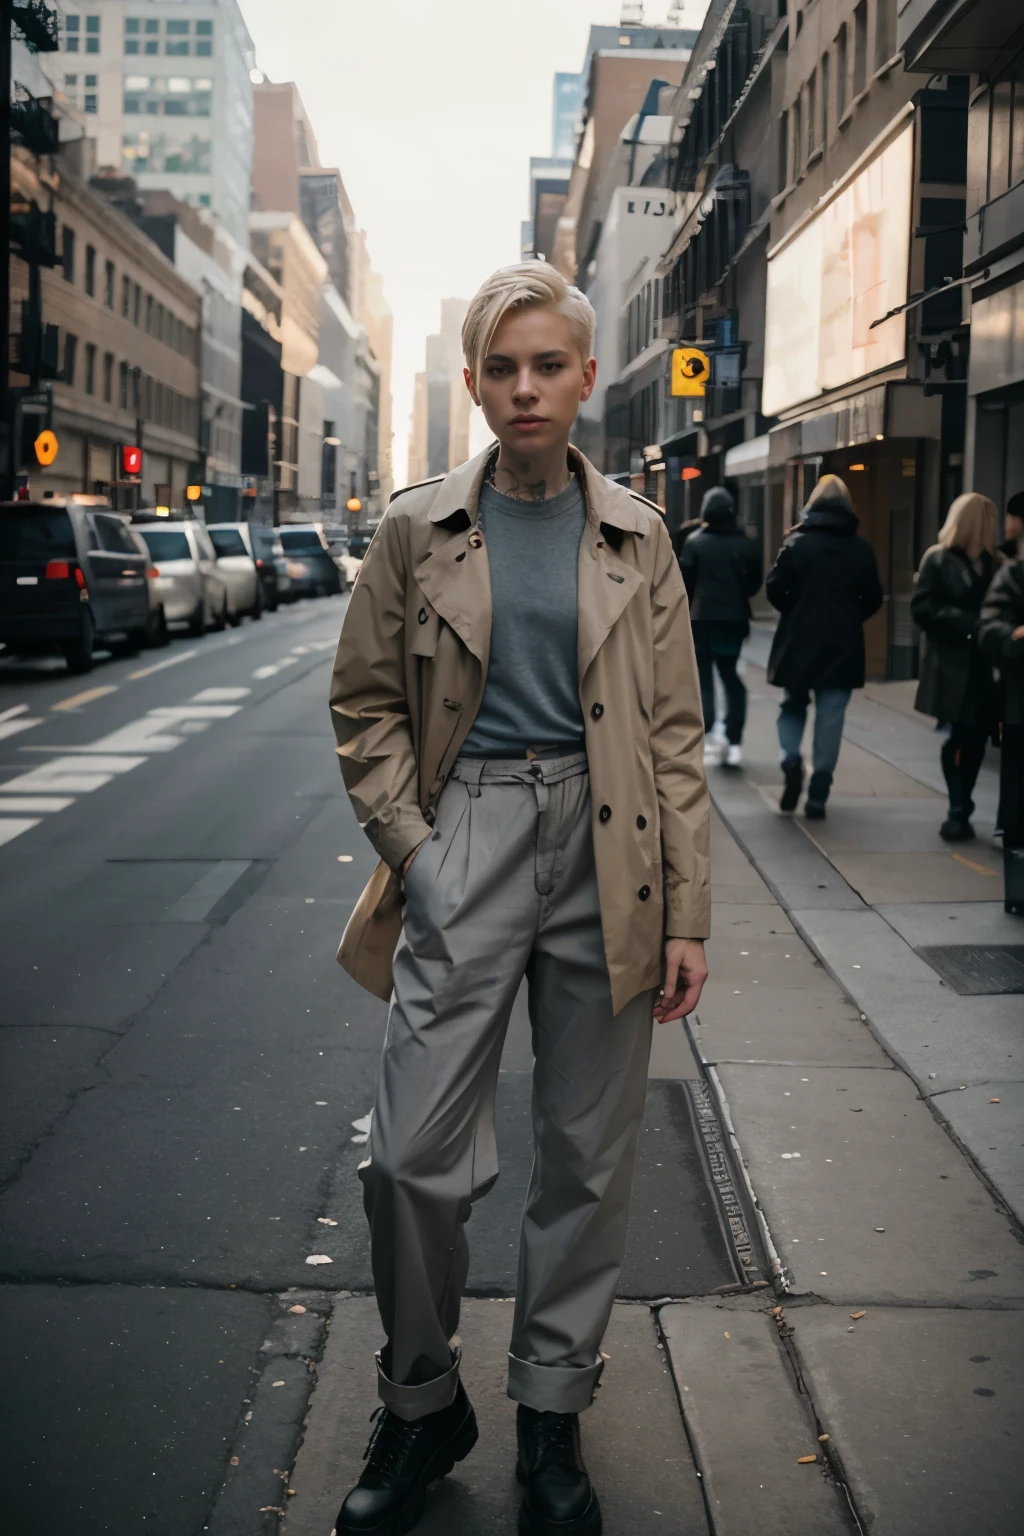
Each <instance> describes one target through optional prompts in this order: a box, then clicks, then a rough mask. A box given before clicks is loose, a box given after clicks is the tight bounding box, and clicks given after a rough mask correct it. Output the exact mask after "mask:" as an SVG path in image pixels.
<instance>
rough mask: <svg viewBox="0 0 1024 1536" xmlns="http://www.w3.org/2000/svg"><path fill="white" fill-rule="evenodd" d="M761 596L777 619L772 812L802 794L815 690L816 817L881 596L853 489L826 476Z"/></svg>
mask: <svg viewBox="0 0 1024 1536" xmlns="http://www.w3.org/2000/svg"><path fill="white" fill-rule="evenodd" d="M765 593H766V594H767V597H768V601H769V602H770V603H771V605H772V607H773V608H777V609H778V610H779V612H780V614H781V615H782V617H781V619H780V620H779V627H778V629H777V630H776V631H775V638H774V640H773V641H772V648H771V654H770V656H769V658H768V681H769V682H770V683H772V684H774V686H775V687H777V688H782V689H783V690H784V692H783V698H782V704H781V705H780V708H779V718H778V733H779V749H780V751H781V753H782V775H783V779H784V781H785V784H784V788H783V791H782V798H781V799H780V801H779V809H780V810H783V811H795V810H796V808H797V805H798V803H799V800H800V795H801V793H802V791H803V784H804V765H803V759H802V757H801V755H800V749H801V743H802V741H803V734H804V726H805V725H806V723H807V710H808V707H809V705H810V698H811V694H812V693H813V695H814V744H813V749H812V762H813V771H812V773H811V778H810V783H809V784H808V786H807V800H806V802H805V805H804V815H805V816H806V817H807V819H808V821H823V820H824V818H825V802H826V801H827V800H828V796H829V790H830V789H831V788H832V775H833V773H834V772H835V767H836V763H837V762H838V760H839V748H840V745H841V743H842V739H843V721H844V720H845V718H846V706H847V705H848V704H849V702H850V694H851V693H852V691H853V689H854V688H863V686H864V676H865V658H864V623H865V620H867V619H870V617H871V615H872V614H873V613H877V612H878V610H879V608H881V606H882V596H883V593H882V584H881V581H880V580H879V577H878V565H877V562H876V560H875V553H874V550H873V549H872V548H871V545H870V544H869V543H868V541H867V540H866V539H862V538H861V537H860V535H859V534H858V532H857V518H856V516H855V514H854V510H853V503H852V501H851V500H850V493H849V491H848V490H847V488H846V485H845V484H844V482H843V481H842V480H840V478H839V476H838V475H823V476H822V478H821V479H820V480H819V481H818V483H817V485H816V486H815V487H814V489H813V491H812V492H811V494H810V496H809V497H808V500H807V506H806V508H805V510H804V515H803V517H802V519H801V521H800V522H799V523H797V525H796V527H794V528H793V529H791V531H790V532H789V534H788V535H787V536H786V538H785V540H784V541H783V544H782V548H781V549H780V550H779V553H778V555H777V557H776V560H775V564H774V565H773V566H772V568H771V570H770V571H769V572H768V576H767V579H766V581H765Z"/></svg>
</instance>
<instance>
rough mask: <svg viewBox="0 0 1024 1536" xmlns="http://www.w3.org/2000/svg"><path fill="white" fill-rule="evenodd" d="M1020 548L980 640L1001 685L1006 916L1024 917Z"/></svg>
mask: <svg viewBox="0 0 1024 1536" xmlns="http://www.w3.org/2000/svg"><path fill="white" fill-rule="evenodd" d="M1007 510H1009V509H1007ZM1007 521H1009V518H1007ZM1022 535H1024V529H1022ZM1016 548H1017V551H1018V553H1017V555H1016V558H1015V559H1013V560H1010V561H1008V562H1007V563H1006V564H1005V565H1004V566H1002V567H1001V568H1000V569H999V570H998V571H997V572H996V574H995V578H994V579H993V582H992V585H991V586H990V587H989V589H988V593H987V595H986V597H985V601H984V602H983V603H982V606H981V621H980V625H979V631H978V638H979V643H980V645H981V648H982V650H983V652H984V653H985V655H986V657H987V658H988V660H989V661H990V662H991V663H992V665H993V666H995V667H998V669H999V676H1000V681H1001V683H1002V717H1003V722H1002V752H1001V754H1000V758H1001V760H1000V765H999V806H1000V819H1001V821H1002V826H1003V875H1004V893H1003V894H1004V904H1005V907H1006V910H1007V912H1010V913H1012V914H1013V915H1014V916H1016V917H1024V536H1022V537H1021V538H1020V539H1019V540H1018V542H1017V545H1016Z"/></svg>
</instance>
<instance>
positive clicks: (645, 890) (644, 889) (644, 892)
mask: <svg viewBox="0 0 1024 1536" xmlns="http://www.w3.org/2000/svg"><path fill="white" fill-rule="evenodd" d="M650 894H651V888H650V886H649V885H642V886H641V887H640V889H639V890H638V891H637V895H638V896H639V897H640V900H641V901H646V900H647V898H648V896H649V895H650Z"/></svg>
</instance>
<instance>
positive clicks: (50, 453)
mask: <svg viewBox="0 0 1024 1536" xmlns="http://www.w3.org/2000/svg"><path fill="white" fill-rule="evenodd" d="M32 447H33V448H34V449H35V454H36V463H37V464H42V465H44V466H45V465H47V464H52V463H53V461H54V459H55V458H56V457H57V452H58V449H59V448H60V444H59V443H58V441H57V434H56V432H51V431H50V429H49V428H48V427H47V429H46V431H45V432H40V434H39V436H38V437H37V438H36V440H35V442H34V443H33V444H32Z"/></svg>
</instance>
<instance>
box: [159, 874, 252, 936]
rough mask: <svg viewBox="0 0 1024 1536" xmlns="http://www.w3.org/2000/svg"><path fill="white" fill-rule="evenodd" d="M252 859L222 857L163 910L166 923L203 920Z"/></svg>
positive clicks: (199, 921)
mask: <svg viewBox="0 0 1024 1536" xmlns="http://www.w3.org/2000/svg"><path fill="white" fill-rule="evenodd" d="M251 864H252V860H251V859H221V860H220V861H219V863H217V864H215V865H214V866H213V868H212V869H209V870H207V872H206V874H205V875H200V877H199V879H198V880H197V881H196V882H195V884H194V885H190V886H189V888H188V890H187V891H186V892H185V894H184V895H183V896H179V897H178V900H177V901H176V902H175V903H174V905H173V906H172V907H170V908H169V909H168V911H167V912H165V913H164V916H163V921H164V922H165V923H201V922H202V921H203V920H204V918H205V917H206V915H207V914H208V913H209V912H210V911H211V910H212V908H214V907H215V906H216V905H217V903H218V901H220V899H221V897H222V896H226V895H227V893H228V891H230V889H231V887H232V886H233V885H234V883H235V881H236V880H238V879H239V878H240V877H241V876H242V875H244V874H245V872H246V870H247V869H248V868H249V867H250V865H251Z"/></svg>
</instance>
